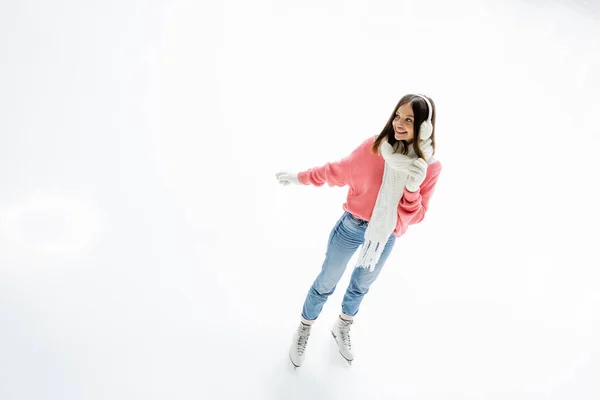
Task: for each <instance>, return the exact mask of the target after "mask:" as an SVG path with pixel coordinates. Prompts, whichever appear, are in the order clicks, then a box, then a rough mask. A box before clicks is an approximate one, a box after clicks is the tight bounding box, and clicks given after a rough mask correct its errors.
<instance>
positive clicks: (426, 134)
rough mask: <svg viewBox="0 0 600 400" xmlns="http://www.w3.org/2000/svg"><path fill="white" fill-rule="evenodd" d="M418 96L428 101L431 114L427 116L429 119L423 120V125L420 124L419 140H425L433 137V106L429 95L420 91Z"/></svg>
mask: <svg viewBox="0 0 600 400" xmlns="http://www.w3.org/2000/svg"><path fill="white" fill-rule="evenodd" d="M416 96H419V97H420V98H422V99H423V100H425V102H426V103H427V108H428V109H429V116H428V117H427V120H426V121H423V122H422V123H421V126H419V140H421V141H424V140H427V139H429V138H430V137H431V134H432V133H433V125H432V123H431V116H432V114H433V107H431V103H430V102H429V100H428V99H427V97H425V96H423V95H422V94H418V93H417V94H416Z"/></svg>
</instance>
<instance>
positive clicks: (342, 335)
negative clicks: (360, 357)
mask: <svg viewBox="0 0 600 400" xmlns="http://www.w3.org/2000/svg"><path fill="white" fill-rule="evenodd" d="M351 325H352V321H346V320H343V319H342V318H341V317H338V318H337V320H336V321H335V323H334V324H333V327H332V328H331V334H332V335H333V338H334V339H335V342H336V343H337V345H338V348H339V350H340V354H341V355H342V357H344V358H345V359H346V361H348V364H350V365H352V360H354V356H353V355H352V344H351V342H350V326H351Z"/></svg>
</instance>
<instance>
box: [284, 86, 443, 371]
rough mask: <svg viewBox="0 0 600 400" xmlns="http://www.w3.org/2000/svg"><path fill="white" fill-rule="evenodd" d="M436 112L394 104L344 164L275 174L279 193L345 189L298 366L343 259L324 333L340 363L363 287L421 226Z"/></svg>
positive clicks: (433, 171)
mask: <svg viewBox="0 0 600 400" xmlns="http://www.w3.org/2000/svg"><path fill="white" fill-rule="evenodd" d="M435 115H436V113H435V105H434V103H433V101H432V100H431V99H429V98H427V97H426V96H423V95H420V94H407V95H405V96H404V97H402V98H401V99H400V101H399V102H398V104H397V105H396V107H395V109H394V112H393V113H392V115H391V116H390V118H389V120H388V121H387V123H386V124H385V127H384V128H383V130H382V131H381V133H380V134H379V135H377V136H374V137H370V138H368V139H366V140H365V141H364V142H363V143H362V144H361V145H360V146H358V147H357V148H356V149H355V150H354V151H353V152H352V153H351V154H350V155H349V156H347V157H345V158H343V159H341V160H339V161H336V162H331V163H326V164H325V165H323V166H321V167H318V168H311V169H308V170H306V171H303V172H300V173H290V172H279V173H277V174H276V177H277V179H278V181H279V183H281V184H282V185H289V184H290V183H293V184H299V185H314V186H322V185H324V184H328V185H329V186H346V185H348V186H349V190H348V196H347V199H346V203H344V205H343V209H344V213H343V215H342V217H341V218H340V219H339V220H338V221H337V223H336V224H335V226H334V228H333V230H332V231H331V234H330V235H329V243H328V246H327V252H326V255H325V261H324V262H323V265H322V268H321V272H320V273H319V275H318V276H317V278H316V279H315V281H314V283H313V284H312V286H311V288H310V289H309V291H308V294H307V295H306V299H305V301H304V305H303V308H302V314H301V321H300V325H299V326H298V329H297V330H296V332H295V333H294V336H293V342H292V345H291V347H290V350H289V356H290V360H291V362H292V363H293V364H294V366H295V367H299V366H301V365H302V363H303V362H304V359H305V350H306V345H307V342H308V338H309V336H310V331H311V327H312V324H313V323H314V322H315V320H316V319H317V317H318V316H319V314H320V312H321V310H322V308H323V305H324V304H325V302H326V301H327V298H328V297H329V296H330V295H331V294H332V293H333V292H334V290H335V287H336V285H337V283H338V281H339V280H340V278H341V277H342V275H343V273H344V271H345V269H346V266H347V264H348V262H349V261H350V258H352V256H353V255H354V253H355V252H356V250H357V249H358V248H359V246H361V245H362V248H361V251H360V253H359V256H358V262H357V265H356V268H355V269H354V271H353V273H352V276H351V279H350V283H349V285H348V288H347V289H346V293H345V295H344V299H343V301H342V309H341V313H340V314H339V316H338V317H337V318H336V321H335V323H334V324H333V328H332V329H331V333H332V334H333V337H334V338H335V341H336V343H337V345H338V348H339V351H340V353H341V355H342V356H343V357H344V358H345V359H346V360H347V361H348V362H349V363H352V360H353V359H354V356H353V355H352V346H351V342H350V326H351V324H352V323H353V319H354V317H355V315H356V314H357V313H358V309H359V306H360V303H361V301H362V300H363V298H364V296H365V294H367V292H368V291H369V287H370V286H371V285H372V284H373V282H374V281H375V279H377V276H379V273H380V272H381V268H382V267H383V265H384V264H385V261H386V260H387V258H388V256H389V255H390V252H391V251H392V248H393V247H394V243H395V241H396V238H398V237H400V236H401V235H403V234H404V233H405V232H406V230H407V229H408V226H409V225H413V224H417V223H419V222H421V221H422V220H423V217H424V216H425V213H426V211H427V208H428V206H429V201H430V200H431V196H432V195H433V192H434V188H435V185H436V183H437V180H438V177H439V175H440V171H441V169H442V166H441V164H440V162H439V161H437V160H435V159H434V158H433V154H434V153H435Z"/></svg>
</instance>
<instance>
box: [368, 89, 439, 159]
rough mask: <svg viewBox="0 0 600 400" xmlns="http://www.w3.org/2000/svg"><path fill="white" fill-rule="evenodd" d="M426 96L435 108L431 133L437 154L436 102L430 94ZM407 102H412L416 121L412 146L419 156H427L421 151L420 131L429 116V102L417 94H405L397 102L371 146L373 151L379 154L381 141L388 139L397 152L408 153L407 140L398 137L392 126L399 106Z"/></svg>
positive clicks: (432, 144) (432, 114)
mask: <svg viewBox="0 0 600 400" xmlns="http://www.w3.org/2000/svg"><path fill="white" fill-rule="evenodd" d="M425 97H427V100H429V103H431V107H432V108H433V110H431V125H432V127H433V132H432V134H431V147H432V148H433V154H435V103H434V102H433V100H431V98H430V97H429V96H425ZM407 103H410V104H411V106H412V109H413V114H414V116H415V123H414V133H415V134H414V138H413V141H412V146H413V149H414V151H415V154H417V156H418V157H420V158H425V155H424V154H423V152H422V151H421V148H420V147H419V136H420V133H421V132H419V131H420V127H421V123H422V122H423V121H427V117H428V116H429V110H428V108H427V103H426V102H425V100H423V99H422V98H421V97H419V96H417V95H415V94H407V95H404V96H403V97H402V98H401V99H400V101H399V102H398V104H396V107H395V108H394V111H393V112H392V115H391V116H390V118H389V119H388V121H387V123H386V124H385V127H384V128H383V130H382V131H381V133H380V134H379V135H378V136H377V139H375V142H374V143H373V147H372V148H371V151H372V152H373V153H375V154H379V146H380V145H381V142H382V141H383V140H384V139H387V141H388V143H389V144H390V145H392V148H393V149H394V151H395V152H397V151H400V152H401V153H402V154H407V153H408V143H407V141H406V140H398V139H396V138H395V136H394V127H393V126H392V121H393V120H394V117H395V116H396V112H397V111H398V108H400V106H403V105H404V104H407Z"/></svg>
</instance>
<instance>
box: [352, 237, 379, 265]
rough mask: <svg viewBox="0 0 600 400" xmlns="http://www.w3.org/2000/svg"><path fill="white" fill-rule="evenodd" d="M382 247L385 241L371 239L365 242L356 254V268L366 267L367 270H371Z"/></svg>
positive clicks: (377, 260) (377, 259)
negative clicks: (357, 254)
mask: <svg viewBox="0 0 600 400" xmlns="http://www.w3.org/2000/svg"><path fill="white" fill-rule="evenodd" d="M384 248H385V242H374V241H371V240H369V241H368V242H365V243H364V244H363V247H362V249H361V251H360V254H359V256H358V262H357V264H356V268H368V269H369V271H371V272H373V270H374V269H375V267H376V266H377V263H378V262H379V258H380V257H381V254H382V253H383V249H384Z"/></svg>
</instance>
